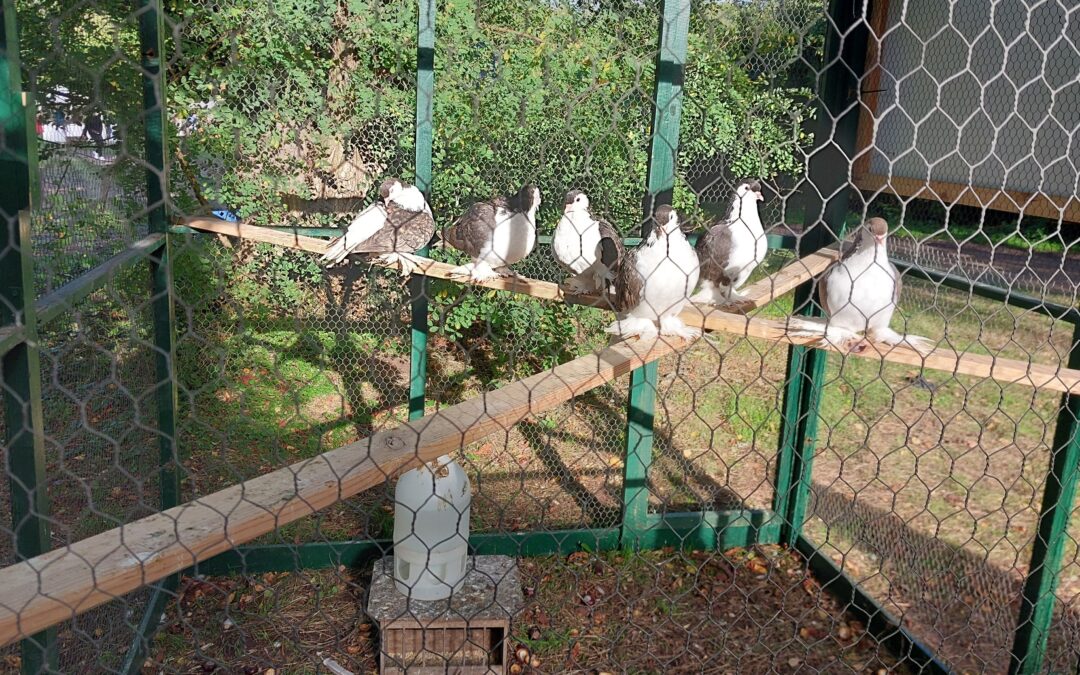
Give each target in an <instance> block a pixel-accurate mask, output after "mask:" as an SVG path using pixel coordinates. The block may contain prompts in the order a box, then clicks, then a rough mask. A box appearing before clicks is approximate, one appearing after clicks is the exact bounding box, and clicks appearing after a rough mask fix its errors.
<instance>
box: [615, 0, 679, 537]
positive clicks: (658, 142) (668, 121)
mask: <svg viewBox="0 0 1080 675" xmlns="http://www.w3.org/2000/svg"><path fill="white" fill-rule="evenodd" d="M662 11H663V14H662V16H661V17H660V28H659V50H658V52H657V57H656V75H655V77H656V82H655V87H654V94H653V102H654V105H655V109H654V111H653V121H652V130H651V137H652V143H651V144H650V147H649V164H648V170H647V176H646V186H645V199H644V201H643V207H644V217H645V220H644V223H645V224H644V225H643V226H642V232H641V236H642V237H647V236H649V230H650V228H651V225H652V214H653V211H654V210H655V209H656V207H657V206H659V205H661V204H670V203H671V196H672V190H673V189H674V187H675V167H676V160H677V158H678V152H679V121H680V117H681V115H682V83H683V67H684V65H685V63H686V51H687V39H688V36H689V33H690V0H664V2H663V6H662ZM658 369H659V363H657V362H655V361H654V362H653V363H650V364H647V365H645V366H643V367H641V368H638V369H637V370H635V371H633V372H632V373H630V394H629V397H628V400H627V408H626V460H625V463H624V468H623V490H622V502H623V503H622V534H621V537H620V538H621V540H622V541H621V543H622V546H623V548H639V547H640V546H641V545H642V543H643V538H644V537H645V535H646V533H647V532H648V531H649V529H650V528H651V527H654V525H655V524H654V523H651V522H650V521H649V518H648V516H649V467H650V465H651V464H652V445H653V422H654V418H655V415H656V385H657V381H658V380H657V373H658V372H659V370H658Z"/></svg>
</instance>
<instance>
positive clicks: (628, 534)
mask: <svg viewBox="0 0 1080 675" xmlns="http://www.w3.org/2000/svg"><path fill="white" fill-rule="evenodd" d="M658 369H659V364H658V363H657V362H656V361H653V362H652V363H649V364H647V365H645V366H642V367H641V368H638V369H637V370H635V371H634V372H632V373H630V398H629V402H628V405H627V406H626V464H625V466H624V467H623V513H622V546H623V548H638V547H639V546H640V545H641V542H642V539H643V537H644V536H645V535H646V533H647V531H648V529H649V528H650V527H651V526H654V524H653V523H650V522H649V467H650V466H651V465H652V445H653V421H654V417H655V415H656V382H657V373H658Z"/></svg>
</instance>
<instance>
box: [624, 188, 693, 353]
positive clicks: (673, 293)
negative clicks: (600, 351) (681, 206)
mask: <svg viewBox="0 0 1080 675" xmlns="http://www.w3.org/2000/svg"><path fill="white" fill-rule="evenodd" d="M653 219H654V220H655V221H656V227H654V228H653V229H652V232H650V233H649V236H648V237H647V238H646V239H645V241H643V242H641V244H639V245H638V246H637V247H635V248H633V249H631V250H629V251H627V252H626V255H625V256H624V257H623V261H622V264H621V265H619V271H618V274H616V276H615V311H616V312H617V317H618V320H617V321H615V323H613V324H611V325H610V326H608V328H607V332H608V333H612V334H614V335H618V336H620V337H622V338H627V337H633V336H640V337H642V338H647V337H653V336H655V335H656V334H657V332H659V333H660V334H661V335H670V336H672V337H680V338H686V339H693V338H695V337H697V336H698V335H700V334H701V331H699V330H697V329H696V328H690V327H688V326H687V325H686V324H684V323H683V321H682V319H680V318H679V312H680V311H682V308H683V307H684V306H685V305H686V303H687V302H689V301H690V294H691V293H692V292H693V290H694V288H695V287H696V286H697V282H698V257H697V254H696V253H695V252H694V248H693V247H692V246H691V245H690V242H688V241H687V240H686V236H685V235H684V234H683V233H682V230H681V229H680V228H679V214H678V212H677V211H675V209H673V208H671V207H670V206H661V207H659V208H658V209H656V213H655V214H654V215H653ZM657 324H659V331H658V330H657Z"/></svg>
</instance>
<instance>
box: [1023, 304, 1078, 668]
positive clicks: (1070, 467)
mask: <svg viewBox="0 0 1080 675" xmlns="http://www.w3.org/2000/svg"><path fill="white" fill-rule="evenodd" d="M1072 339H1073V343H1072V349H1071V351H1070V352H1069V361H1068V364H1069V368H1080V323H1076V324H1073V338H1072ZM1078 463H1080V395H1077V394H1065V395H1064V396H1062V399H1061V412H1060V413H1059V414H1058V419H1057V427H1056V428H1055V429H1054V445H1053V455H1052V457H1051V463H1050V473H1049V475H1047V477H1046V487H1045V488H1044V490H1043V498H1042V506H1041V508H1040V510H1039V534H1038V536H1037V537H1036V538H1035V544H1034V547H1033V548H1032V551H1031V563H1030V564H1029V565H1028V575H1027V579H1026V580H1025V581H1024V593H1023V597H1022V598H1021V600H1020V615H1019V618H1018V619H1017V624H1016V634H1015V637H1014V638H1013V648H1012V658H1011V663H1010V664H1009V672H1010V673H1016V674H1023V675H1028V674H1029V673H1041V672H1043V661H1044V660H1045V659H1046V643H1047V638H1049V637H1050V625H1051V623H1052V622H1053V619H1054V604H1055V603H1056V601H1057V595H1056V592H1057V586H1058V581H1059V580H1060V576H1061V560H1062V555H1063V553H1064V548H1065V542H1066V540H1067V539H1068V536H1069V535H1068V527H1069V519H1070V517H1071V516H1072V513H1073V504H1074V502H1075V499H1076V483H1077V480H1078V478H1080V471H1078Z"/></svg>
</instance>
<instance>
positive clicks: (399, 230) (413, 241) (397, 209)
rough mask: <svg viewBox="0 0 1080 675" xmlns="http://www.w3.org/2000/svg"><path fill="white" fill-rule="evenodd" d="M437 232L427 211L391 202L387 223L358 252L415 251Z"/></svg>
mask: <svg viewBox="0 0 1080 675" xmlns="http://www.w3.org/2000/svg"><path fill="white" fill-rule="evenodd" d="M434 234H435V220H434V219H433V218H432V217H431V216H430V215H429V214H428V213H427V212H425V211H410V210H409V209H406V208H402V207H401V205H399V204H396V203H394V202H390V204H389V205H387V207H386V225H385V226H384V227H383V228H381V229H380V230H379V231H378V232H376V233H375V234H374V235H373V236H372V237H371V238H370V239H368V240H367V241H365V242H364V243H363V245H362V246H360V247H357V248H355V249H353V250H354V251H355V252H356V253H391V252H395V251H396V252H401V253H415V252H416V251H417V250H418V249H421V248H423V247H424V246H426V245H427V244H428V242H429V241H431V237H432V235H434Z"/></svg>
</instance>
